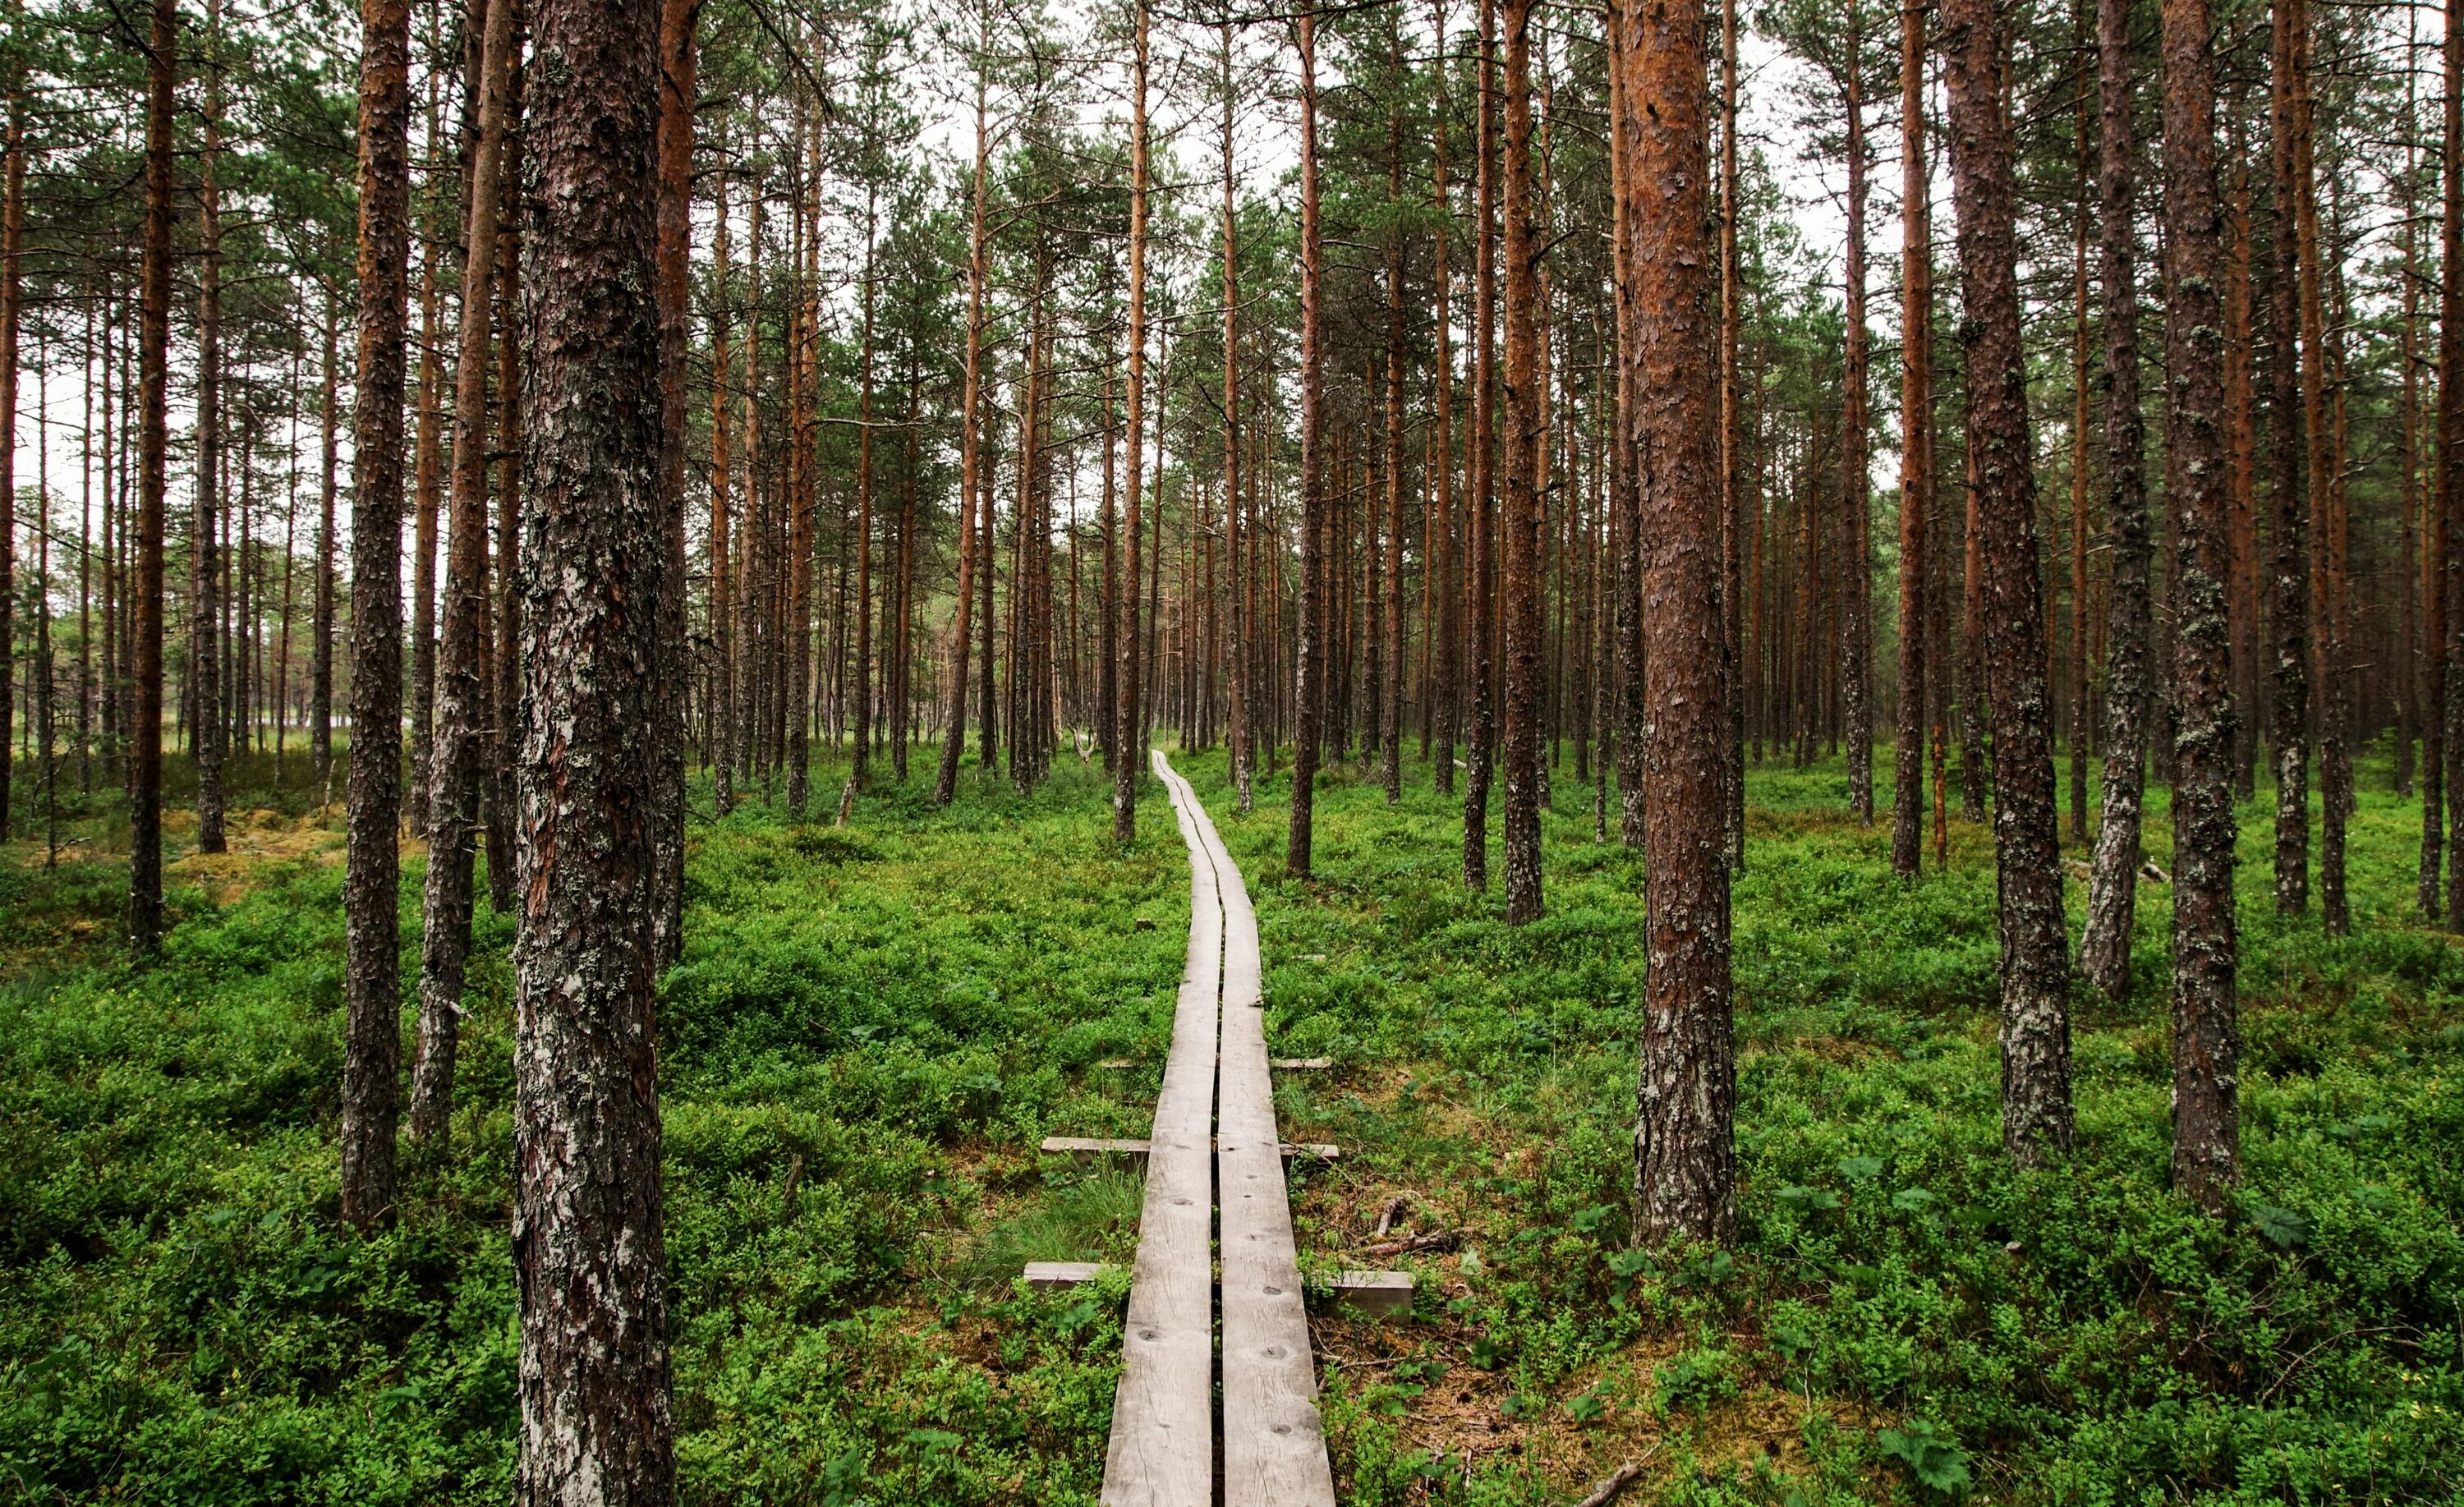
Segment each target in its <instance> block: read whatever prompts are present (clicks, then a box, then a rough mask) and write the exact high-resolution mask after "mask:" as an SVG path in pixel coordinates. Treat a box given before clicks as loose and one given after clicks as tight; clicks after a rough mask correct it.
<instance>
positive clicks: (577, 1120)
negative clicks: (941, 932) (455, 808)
mask: <svg viewBox="0 0 2464 1507" xmlns="http://www.w3.org/2000/svg"><path fill="white" fill-rule="evenodd" d="M660 9H661V8H660V5H659V0H615V3H613V4H608V3H604V0H541V3H540V4H539V9H538V12H537V21H536V25H537V36H538V48H539V55H540V56H541V58H542V59H547V60H551V61H552V64H553V66H542V67H541V68H540V69H539V72H538V75H537V76H536V78H535V80H534V84H535V92H534V94H533V96H532V98H531V100H530V119H529V121H528V122H527V125H526V127H525V129H526V133H527V135H528V138H529V141H528V157H529V170H530V173H531V177H532V184H533V192H532V193H531V194H530V195H529V199H530V203H531V205H532V208H531V213H530V222H529V229H528V231H527V234H526V237H525V239H526V241H527V243H528V244H527V250H528V251H529V252H530V254H531V255H532V256H534V257H536V258H537V260H538V264H539V266H541V267H546V268H553V269H555V270H556V271H555V275H553V276H544V277H539V278H535V279H532V281H531V284H530V287H529V289H528V290H527V292H528V308H527V309H526V310H525V314H524V325H525V330H524V333H525V335H526V336H527V337H528V339H529V344H530V348H531V351H532V359H531V361H530V366H529V387H530V391H529V401H528V403H527V404H526V405H525V406H526V409H527V412H528V415H529V419H530V423H529V426H528V428H529V433H528V435H527V440H526V455H525V459H526V462H527V464H526V468H525V470H526V474H527V478H528V484H527V486H526V489H525V493H526V494H525V496H524V498H523V515H522V522H523V534H524V541H523V542H524V548H523V551H522V560H523V579H522V598H523V615H522V622H523V633H524V638H525V643H524V693H523V718H522V721H523V728H522V756H521V760H520V764H519V767H518V770H517V783H518V790H519V796H520V804H521V841H522V848H521V855H522V905H523V916H522V921H523V926H522V931H521V941H520V943H519V945H518V946H517V950H516V957H515V977H516V1010H517V1037H516V1044H515V1069H516V1092H515V1112H514V1122H515V1131H514V1133H515V1166H516V1168H517V1193H516V1205H515V1224H514V1266H515V1271H516V1274H517V1278H518V1281H519V1288H520V1294H521V1326H522V1339H521V1362H520V1397H521V1431H520V1435H519V1437H520V1449H521V1453H520V1463H519V1466H518V1468H517V1474H516V1479H515V1500H516V1501H517V1502H518V1503H522V1504H525V1507H532V1504H536V1507H549V1504H552V1503H568V1502H577V1501H584V1500H588V1501H593V1502H602V1503H606V1504H609V1507H661V1504H665V1503H669V1502H672V1501H673V1500H674V1499H675V1456H674V1425H673V1419H672V1417H671V1412H670V1404H669V1362H668V1334H667V1329H668V1322H667V1257H666V1252H665V1250H664V1247H663V1241H662V1234H661V1224H660V1212H661V1208H660V1206H661V1201H662V1195H661V1187H660V1170H659V1104H658V1078H657V1067H656V1062H655V1057H654V1053H655V1039H656V1038H655V1032H654V1030H653V1027H652V1019H651V1010H652V1005H653V1001H654V993H655V990H656V986H657V982H658V962H657V958H656V955H655V950H654V937H653V934H652V928H651V926H650V924H649V907H650V903H651V899H652V895H653V893H654V886H655V883H656V880H655V869H656V863H657V857H656V854H655V851H654V848H653V842H652V834H651V830H650V826H649V822H648V821H647V820H646V816H647V814H648V813H649V810H650V808H651V806H652V803H653V802H654V801H655V800H656V798H657V790H656V785H657V779H658V775H657V771H656V766H655V762H654V760H653V759H652V758H650V757H649V756H647V755H646V751H645V749H644V747H643V737H644V733H645V732H646V731H648V732H649V733H650V734H651V740H652V743H653V746H655V741H656V736H657V722H658V719H659V718H661V717H662V716H664V715H666V714H667V707H668V705H669V704H668V702H667V699H666V697H665V696H664V694H663V692H662V691H661V690H660V688H659V687H658V684H657V680H658V666H659V658H658V649H659V643H658V641H659V626H658V608H657V604H658V602H659V601H660V598H661V595H662V594H663V593H664V592H666V591H668V590H670V589H675V588H681V586H682V582H671V581H669V580H668V579H666V575H667V572H666V569H665V562H666V557H667V539H666V537H665V531H664V529H663V527H662V522H663V520H662V518H661V515H660V512H661V505H660V492H659V482H660V477H659V470H660V457H661V453H662V440H661V434H660V423H661V418H662V413H661V396H660V390H659V352H660V337H661V329H660V310H659V307H658V301H657V295H656V291H655V290H656V274H657V240H658V234H657V223H658V197H659V196H658V184H657V175H656V156H657V151H656V147H657V134H658V119H659V113H660V106H659V100H660V95H661V88H660V78H659V45H658V44H659V34H660V25H659V23H660Z"/></svg>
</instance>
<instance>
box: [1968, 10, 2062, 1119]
mask: <svg viewBox="0 0 2464 1507" xmlns="http://www.w3.org/2000/svg"><path fill="white" fill-rule="evenodd" d="M1943 20H1944V24H1945V26H1946V29H1947V32H1946V36H1945V48H1944V50H1945V53H1946V55H1947V63H1948V66H1947V70H1946V72H1947V82H1948V89H1947V93H1948V95H1949V98H1950V165H1951V185H1952V194H1953V202H1954V204H1955V205H1956V206H1957V210H1958V216H1959V237H1958V239H1959V259H1960V272H1961V287H1962V288H1963V289H1964V290H1965V299H1964V302H1965V304H1966V308H1967V318H1966V320H1965V328H1964V334H1965V337H1966V343H1967V346H1968V429H1969V458H1970V466H1971V468H1972V469H1973V471H1974V474H1975V486H1974V494H1975V496H1976V499H1977V505H1976V515H1977V524H1978V529H1977V542H1978V547H1979V550H1980V553H1981V554H1982V556H1983V563H1984V573H1983V579H1982V581H1981V585H1982V587H1983V591H1982V597H1983V601H1982V608H1983V615H1984V620H1985V621H1984V636H1985V657H1986V660H1987V666H1986V668H1987V675H1986V680H1987V684H1988V687H1989V693H1990V696H1991V703H1992V712H1993V729H1992V731H1993V800H1994V806H1995V812H1994V823H1993V837H1994V858H1995V864H1996V868H1997V872H1998V877H1999V881H2000V906H1999V908H2000V924H2001V935H2002V967H2001V973H2002V1144H2003V1147H2004V1149H2005V1150H2006V1151H2008V1152H2009V1154H2010V1155H2011V1158H2012V1159H2013V1161H2014V1162H2017V1163H2018V1164H2019V1165H2021V1166H2023V1167H2026V1166H2034V1165H2035V1164H2037V1163H2039V1162H2041V1161H2043V1160H2045V1159H2046V1158H2047V1157H2048V1156H2049V1155H2050V1154H2057V1153H2061V1152H2067V1151H2068V1150H2069V1149H2070V1146H2071V1125H2072V1119H2071V1085H2070V1012H2069V1004H2068V994H2069V983H2070V980H2069V976H2068V975H2069V969H2068V966H2067V959H2066V958H2065V957H2064V955H2063V954H2064V950H2065V949H2064V946H2063V943H2064V938H2063V935H2062V931H2063V923H2062V878H2061V846H2060V839H2059V836H2058V833H2057V829H2056V817H2055V811H2054V761H2053V747H2052V743H2053V737H2052V733H2053V730H2052V726H2051V723H2052V714H2053V708H2052V705H2051V702H2050V700H2049V698H2048V688H2047V686H2046V683H2045V682H2046V673H2045V663H2046V662H2045V618H2044V601H2043V598H2042V596H2041V595H2040V589H2039V587H2038V584H2037V579H2036V569H2037V564H2036V561H2037V544H2036V509H2035V477H2034V475H2033V473H2032V471H2031V469H2030V462H2031V457H2030V452H2029V446H2028V411H2027V402H2028V396H2027V365H2026V352H2025V348H2024V347H2023V345H2022V344H2021V339H2020V328H2019V286H2018V274H2017V247H2016V244H2015V235H2014V228H2013V213H2012V179H2011V174H2012V148H2011V134H2010V127H2009V124H2008V122H2007V120H2005V118H2004V115H2003V77H2002V67H2003V62H2002V59H2003V52H2002V16H2001V11H2000V4H1999V0H1946V3H1945V5H1944V8H1943Z"/></svg>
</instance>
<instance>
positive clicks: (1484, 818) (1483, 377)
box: [1463, 0, 1498, 889]
mask: <svg viewBox="0 0 2464 1507" xmlns="http://www.w3.org/2000/svg"><path fill="white" fill-rule="evenodd" d="M1479 67H1480V100H1479V106H1478V109H1477V110H1476V111H1475V112H1474V120H1475V122H1476V123H1475V124H1474V127H1473V131H1474V134H1475V135H1476V136H1477V137H1478V142H1477V143H1476V147H1477V157H1476V163H1477V166H1476V168H1475V179H1476V184H1475V187H1474V190H1473V193H1474V197H1475V199H1476V200H1477V207H1476V208H1475V210H1474V213H1473V224H1472V235H1473V237H1474V239H1473V247H1474V251H1473V256H1472V282H1473V294H1472V379H1471V440H1470V443H1469V445H1468V446H1467V447H1466V449H1467V451H1468V459H1469V461H1470V464H1469V466H1468V467H1467V468H1466V470H1468V471H1469V473H1470V482H1471V489H1470V491H1471V495H1470V496H1469V498H1468V499H1467V501H1468V504H1469V509H1468V512H1467V513H1465V515H1464V518H1463V534H1464V536H1465V537H1466V538H1467V539H1468V540H1469V542H1470V546H1471V547H1470V550H1469V551H1468V557H1467V559H1466V561H1465V564H1466V567H1467V568H1466V570H1465V572H1464V574H1465V576H1466V577H1467V578H1468V579H1467V580H1466V581H1465V582H1464V586H1465V594H1466V596H1467V598H1468V599H1469V604H1470V610H1469V611H1468V612H1466V613H1465V614H1464V615H1463V617H1464V622H1463V634H1464V637H1465V638H1466V639H1467V640H1468V641H1469V642H1468V649H1469V658H1468V661H1467V663H1466V664H1465V666H1464V668H1465V671H1466V673H1467V675H1468V678H1469V680H1470V682H1471V718H1470V722H1471V726H1470V727H1469V729H1468V730H1467V732H1466V733H1465V736H1464V739H1463V743H1464V748H1463V753H1464V758H1463V764H1464V772H1463V886H1464V887H1465V888H1467V889H1486V888H1487V887H1488V787H1489V779H1490V775H1491V773H1492V766H1493V761H1494V756H1495V754H1496V752H1497V669H1496V652H1497V651H1496V644H1497V542H1498V541H1497V537H1496V535H1495V532H1494V531H1493V530H1492V529H1491V527H1490V524H1489V520H1490V517H1491V516H1492V514H1493V511H1494V508H1495V504H1496V498H1497V72H1496V71H1497V0H1480V63H1479Z"/></svg>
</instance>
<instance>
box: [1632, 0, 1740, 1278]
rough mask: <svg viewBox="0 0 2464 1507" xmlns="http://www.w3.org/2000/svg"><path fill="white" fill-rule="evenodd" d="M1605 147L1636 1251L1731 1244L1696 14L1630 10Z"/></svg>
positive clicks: (1696, 0) (1706, 238) (1709, 286)
mask: <svg viewBox="0 0 2464 1507" xmlns="http://www.w3.org/2000/svg"><path fill="white" fill-rule="evenodd" d="M1623 24H1624V25H1625V26H1626V27H1627V28H1628V37H1627V42H1626V45H1625V47H1624V48H1623V52H1624V60H1625V64H1626V66H1625V69H1624V78H1623V88H1622V90H1621V91H1620V98H1619V102H1618V104H1617V112H1616V113H1617V120H1618V128H1619V129H1620V130H1621V131H1623V132H1624V133H1626V140H1627V143H1628V146H1629V150H1630V152H1631V154H1632V155H1631V156H1630V157H1629V158H1628V161H1627V164H1626V169H1627V170H1626V173H1625V175H1624V177H1625V187H1626V192H1627V194H1628V196H1629V206H1628V225H1629V228H1630V229H1631V230H1632V232H1633V235H1634V247H1633V249H1634V251H1635V256H1634V258H1633V260H1632V262H1631V263H1630V264H1629V265H1630V270H1631V272H1632V274H1633V279H1634V284H1633V287H1634V301H1635V309H1634V333H1635V339H1634V340H1633V342H1632V344H1631V346H1630V347H1629V349H1628V350H1627V352H1626V357H1625V359H1626V360H1627V361H1628V362H1629V364H1630V365H1631V367H1632V372H1633V380H1632V382H1631V384H1630V386H1629V393H1630V395H1631V396H1632V398H1633V399H1634V401H1635V406H1634V408H1633V409H1632V410H1631V411H1630V414H1629V418H1630V421H1631V423H1632V425H1633V430H1632V443H1633V445H1634V447H1635V450H1636V471H1637V476H1638V479H1639V487H1640V504H1641V506H1640V516H1639V535H1640V545H1641V553H1642V556H1643V566H1642V573H1643V578H1644V581H1643V593H1644V600H1645V601H1648V602H1649V603H1650V604H1651V610H1650V611H1649V613H1648V614H1647V615H1646V619H1645V622H1644V624H1643V629H1644V632H1645V633H1646V635H1647V636H1648V639H1649V643H1648V645H1647V647H1646V648H1645V650H1644V652H1645V654H1646V655H1647V656H1648V659H1649V663H1650V666H1651V676H1650V682H1649V686H1648V696H1649V701H1650V709H1649V717H1648V719H1647V722H1646V732H1645V737H1646V740H1647V747H1646V758H1647V760H1648V763H1649V774H1648V777H1647V778H1646V780H1645V782H1644V784H1643V788H1642V798H1643V805H1644V808H1645V810H1644V834H1645V836H1644V842H1643V848H1644V858H1645V863H1646V865H1647V868H1648V872H1649V874H1650V880H1649V884H1648V886H1647V894H1648V903H1649V920H1648V927H1649V930H1648V933H1647V945H1648V947H1649V949H1650V954H1649V967H1648V971H1647V972H1646V974H1645V980H1646V981H1645V985H1644V996H1645V1000H1646V1003H1647V1005H1648V1007H1649V1012H1650V1013H1649V1020H1648V1024H1647V1025H1646V1026H1645V1027H1644V1030H1643V1038H1642V1051H1641V1057H1642V1070H1641V1079H1640V1089H1639V1105H1640V1112H1639V1116H1638V1118H1637V1122H1636V1125H1635V1193H1636V1205H1637V1209H1638V1220H1637V1231H1636V1233H1637V1234H1638V1236H1639V1239H1640V1240H1641V1242H1642V1243H1643V1244H1645V1245H1647V1246H1652V1247H1660V1246H1664V1245H1666V1244H1668V1243H1669V1242H1670V1241H1671V1240H1674V1239H1678V1238H1680V1237H1685V1238H1691V1239H1696V1240H1707V1241H1713V1242H1717V1243H1721V1244H1726V1243H1727V1242H1729V1241H1731V1240H1733V1239H1734V1238H1735V1235H1736V1196H1735V1184H1736V1150H1735V1119H1736V1044H1735V1039H1734V1027H1733V1025H1732V1022H1731V1016H1730V1011H1731V997H1730V976H1729V950H1728V947H1729V944H1728V936H1729V933H1728V875H1729V869H1728V863H1727V851H1726V846H1727V843H1726V833H1725V830H1724V819H1723V815H1722V810H1723V797H1724V789H1723V787H1724V785H1725V783H1726V759H1727V753H1726V745H1727V735H1728V717H1727V708H1726V705H1725V703H1726V699H1727V688H1728V679H1729V676H1728V666H1727V663H1726V661H1727V634H1726V630H1725V629H1724V628H1723V626H1722V623H1721V611H1722V609H1721V602H1720V587H1721V581H1720V563H1719V559H1718V557H1717V556H1715V555H1714V554H1713V553H1712V552H1711V551H1710V550H1709V549H1708V548H1706V545H1707V543H1708V542H1709V541H1711V540H1713V539H1716V538H1717V537H1718V534H1719V529H1720V523H1721V520H1720V511H1721V503H1722V498H1721V488H1720V473H1719V469H1718V468H1719V450H1718V438H1717V435H1718V430H1717V424H1718V418H1719V410H1718V401H1719V400H1718V391H1717V388H1716V386H1715V385H1714V384H1715V382H1716V381H1717V378H1716V375H1715V374H1716V371H1717V362H1718V359H1719V352H1718V348H1717V340H1718V330H1717V327H1716V326H1715V324H1714V323H1713V321H1714V319H1715V317H1716V315H1715V313H1714V310H1713V306H1712V300H1713V298H1714V297H1715V296H1716V294H1717V285H1716V282H1715V278H1716V277H1717V275H1718V273H1717V270H1716V264H1715V263H1714V261H1713V255H1714V249H1713V247H1712V245H1711V224H1710V213H1709V210H1710V206H1709V203H1708V202H1707V201H1708V193H1707V187H1708V181H1709V172H1708V168H1709V166H1710V163H1709V157H1710V107H1711V101H1710V98H1709V95H1710V90H1709V87H1708V83H1709V75H1708V72H1707V69H1706V66H1705V61H1706V60H1705V55H1704V52H1705V47H1704V38H1705V26H1704V16H1703V12H1702V8H1701V3H1700V0H1675V3H1673V4H1670V5H1667V6H1664V7H1640V6H1637V7H1633V8H1631V9H1630V10H1629V11H1627V13H1626V15H1625V17H1624V22H1623Z"/></svg>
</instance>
